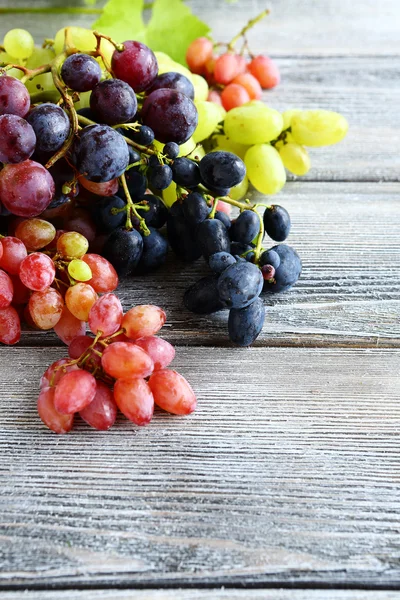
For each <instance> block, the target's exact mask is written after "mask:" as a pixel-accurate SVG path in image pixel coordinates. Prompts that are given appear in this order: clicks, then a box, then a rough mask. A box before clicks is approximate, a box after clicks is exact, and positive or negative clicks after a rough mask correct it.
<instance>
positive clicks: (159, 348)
mask: <svg viewBox="0 0 400 600" xmlns="http://www.w3.org/2000/svg"><path fill="white" fill-rule="evenodd" d="M135 344H136V345H137V346H140V347H141V348H143V350H144V351H145V352H147V354H148V355H149V356H151V358H152V359H153V362H154V371H159V370H160V369H165V367H168V365H169V364H171V363H172V361H173V360H174V358H175V348H174V347H173V346H172V344H170V343H169V342H167V341H166V340H163V339H162V338H159V337H155V336H153V335H150V336H149V337H144V338H141V339H140V340H136V341H135Z"/></svg>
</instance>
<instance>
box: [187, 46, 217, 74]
mask: <svg viewBox="0 0 400 600" xmlns="http://www.w3.org/2000/svg"><path fill="white" fill-rule="evenodd" d="M213 50H214V46H213V43H212V41H211V40H209V39H207V38H205V37H200V38H197V39H195V40H193V42H192V43H191V44H190V46H189V47H188V49H187V51H186V62H187V64H188V65H189V69H190V70H191V71H192V72H193V73H197V74H199V75H201V74H202V73H203V69H204V65H205V63H206V62H207V60H209V59H210V58H211V57H212V55H213Z"/></svg>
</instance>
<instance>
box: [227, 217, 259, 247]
mask: <svg viewBox="0 0 400 600" xmlns="http://www.w3.org/2000/svg"><path fill="white" fill-rule="evenodd" d="M259 232H260V218H259V216H258V214H257V213H256V212H254V211H253V210H244V211H243V212H241V213H240V215H239V216H238V218H237V219H236V220H235V221H233V222H232V227H231V228H230V230H229V235H230V238H231V240H233V241H234V242H241V243H242V244H250V242H251V241H252V240H254V238H255V237H256V236H257V235H258V234H259Z"/></svg>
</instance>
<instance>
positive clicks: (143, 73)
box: [111, 41, 158, 93]
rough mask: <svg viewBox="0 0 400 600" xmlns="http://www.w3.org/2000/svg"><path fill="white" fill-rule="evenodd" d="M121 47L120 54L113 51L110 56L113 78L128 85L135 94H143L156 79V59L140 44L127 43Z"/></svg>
mask: <svg viewBox="0 0 400 600" xmlns="http://www.w3.org/2000/svg"><path fill="white" fill-rule="evenodd" d="M123 46H124V49H123V51H122V52H119V51H118V50H115V52H114V54H113V56H112V62H111V65H112V70H113V73H114V77H116V78H118V79H122V81H126V83H129V85H130V86H131V87H132V88H133V89H134V90H135V92H136V93H138V92H144V91H145V90H147V89H148V88H149V87H150V86H151V84H152V83H153V81H154V79H155V78H156V77H157V73H158V64H157V59H156V57H155V55H154V53H153V52H152V51H151V50H150V48H148V47H147V46H146V45H145V44H142V43H141V42H135V41H127V42H124V43H123Z"/></svg>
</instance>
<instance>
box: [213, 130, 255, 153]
mask: <svg viewBox="0 0 400 600" xmlns="http://www.w3.org/2000/svg"><path fill="white" fill-rule="evenodd" d="M213 141H214V142H215V143H216V144H217V145H216V147H215V148H214V150H213V152H217V151H218V150H223V151H225V152H233V154H236V156H239V158H241V159H242V160H243V159H244V157H245V154H246V152H247V150H248V149H249V147H250V146H245V145H244V144H238V143H237V142H234V141H233V140H231V139H229V138H228V136H227V135H223V134H222V133H221V134H220V133H219V134H217V135H214V136H213Z"/></svg>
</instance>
